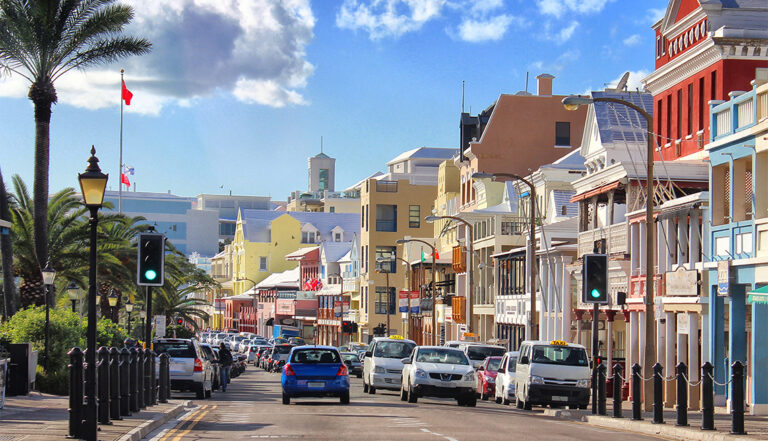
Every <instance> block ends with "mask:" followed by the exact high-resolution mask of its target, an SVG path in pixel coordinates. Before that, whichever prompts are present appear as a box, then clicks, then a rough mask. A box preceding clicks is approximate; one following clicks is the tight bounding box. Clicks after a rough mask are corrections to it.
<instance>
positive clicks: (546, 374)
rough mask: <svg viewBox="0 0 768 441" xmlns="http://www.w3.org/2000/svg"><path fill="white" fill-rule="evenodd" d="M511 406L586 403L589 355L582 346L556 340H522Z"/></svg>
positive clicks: (521, 407)
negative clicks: (513, 400)
mask: <svg viewBox="0 0 768 441" xmlns="http://www.w3.org/2000/svg"><path fill="white" fill-rule="evenodd" d="M515 371H516V372H515V405H516V406H517V408H519V409H526V410H530V409H531V406H533V405H537V406H547V405H549V406H552V407H563V406H568V407H570V408H571V409H575V408H579V409H586V408H587V405H588V404H589V396H590V391H589V384H590V373H591V370H590V368H589V358H588V357H587V351H586V348H584V346H582V345H579V344H575V343H568V342H565V341H560V340H553V341H549V342H548V341H528V340H526V341H524V342H523V343H522V344H521V345H520V355H519V358H518V360H517V367H516V368H515Z"/></svg>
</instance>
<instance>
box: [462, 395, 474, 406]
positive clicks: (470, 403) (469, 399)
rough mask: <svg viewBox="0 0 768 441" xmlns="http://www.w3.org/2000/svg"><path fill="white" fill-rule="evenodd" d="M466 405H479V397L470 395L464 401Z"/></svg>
mask: <svg viewBox="0 0 768 441" xmlns="http://www.w3.org/2000/svg"><path fill="white" fill-rule="evenodd" d="M464 405H465V406H467V407H476V406H477V398H475V397H468V398H467V399H466V400H465V401H464Z"/></svg>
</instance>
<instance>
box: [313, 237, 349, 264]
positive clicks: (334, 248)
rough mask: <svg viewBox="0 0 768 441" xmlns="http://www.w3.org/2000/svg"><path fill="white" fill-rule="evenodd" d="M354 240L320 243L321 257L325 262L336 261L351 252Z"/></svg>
mask: <svg viewBox="0 0 768 441" xmlns="http://www.w3.org/2000/svg"><path fill="white" fill-rule="evenodd" d="M351 248H352V242H323V243H322V244H321V245H320V258H321V259H322V260H323V262H325V263H336V262H339V261H340V260H341V258H342V257H344V256H345V255H347V254H349V252H350V250H351Z"/></svg>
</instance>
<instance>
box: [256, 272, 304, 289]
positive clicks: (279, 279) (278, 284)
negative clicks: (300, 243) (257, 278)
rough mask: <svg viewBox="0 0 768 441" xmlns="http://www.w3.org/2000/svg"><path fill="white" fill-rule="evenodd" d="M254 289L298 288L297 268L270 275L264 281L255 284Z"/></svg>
mask: <svg viewBox="0 0 768 441" xmlns="http://www.w3.org/2000/svg"><path fill="white" fill-rule="evenodd" d="M255 287H256V288H259V289H264V288H298V287H299V268H298V267H296V268H294V269H291V270H288V271H283V272H282V273H272V274H270V275H269V276H267V278H266V279H264V280H262V281H261V282H259V283H257V284H256V286H255Z"/></svg>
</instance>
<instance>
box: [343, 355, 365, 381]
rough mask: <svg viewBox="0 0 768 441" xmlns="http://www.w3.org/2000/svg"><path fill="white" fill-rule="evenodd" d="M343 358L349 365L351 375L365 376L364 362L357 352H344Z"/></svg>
mask: <svg viewBox="0 0 768 441" xmlns="http://www.w3.org/2000/svg"><path fill="white" fill-rule="evenodd" d="M341 358H342V359H343V360H344V364H345V365H347V370H348V371H349V375H354V376H356V377H357V378H363V364H362V363H361V362H360V358H359V357H358V356H357V354H355V353H354V352H342V353H341Z"/></svg>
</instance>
